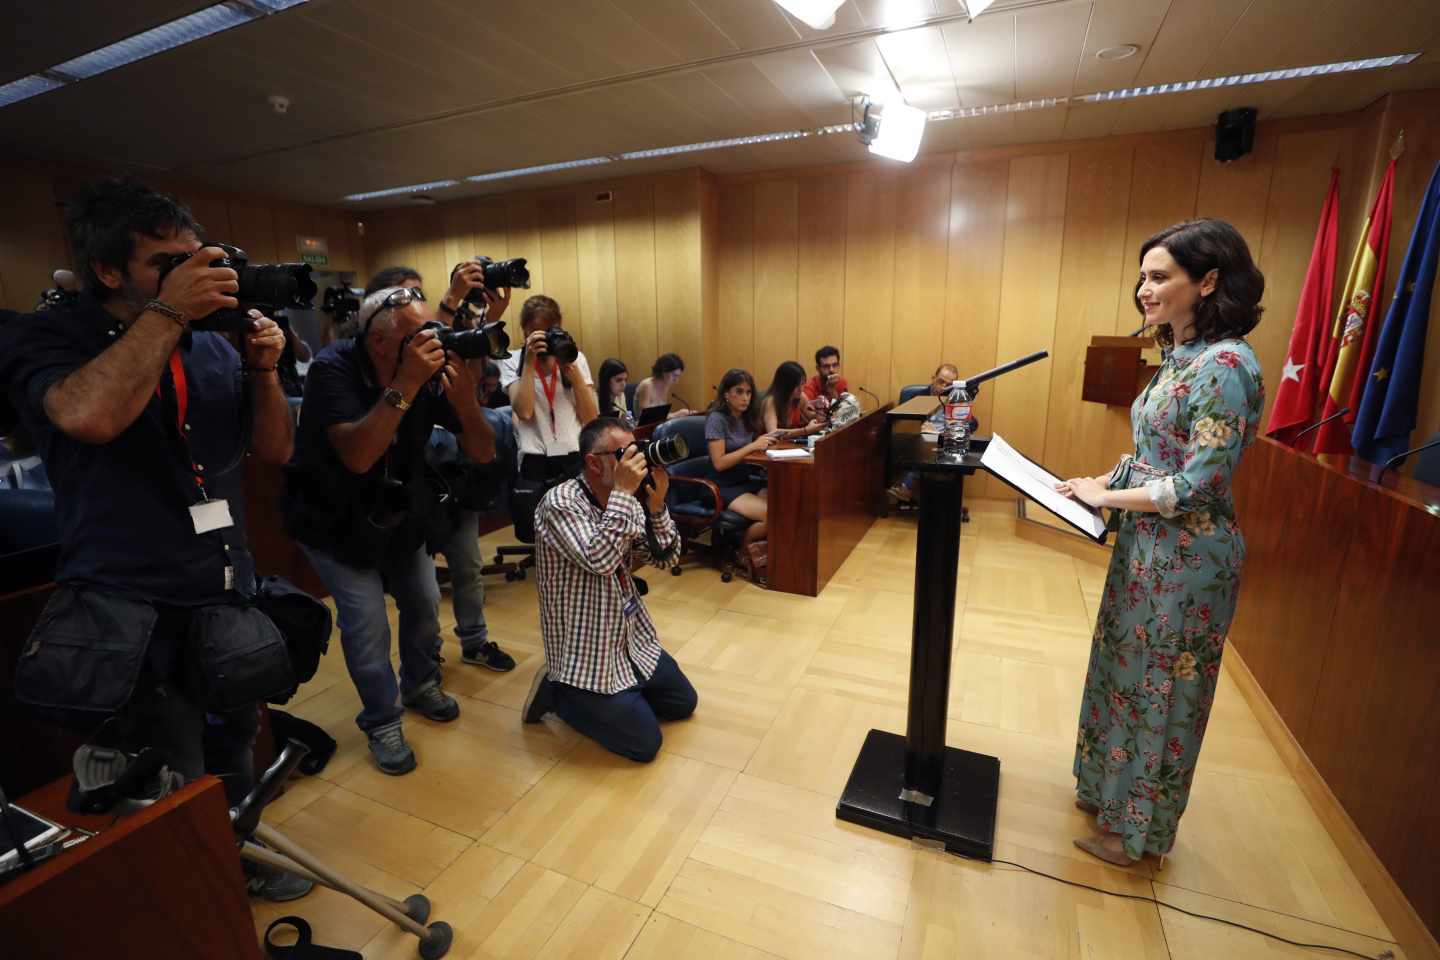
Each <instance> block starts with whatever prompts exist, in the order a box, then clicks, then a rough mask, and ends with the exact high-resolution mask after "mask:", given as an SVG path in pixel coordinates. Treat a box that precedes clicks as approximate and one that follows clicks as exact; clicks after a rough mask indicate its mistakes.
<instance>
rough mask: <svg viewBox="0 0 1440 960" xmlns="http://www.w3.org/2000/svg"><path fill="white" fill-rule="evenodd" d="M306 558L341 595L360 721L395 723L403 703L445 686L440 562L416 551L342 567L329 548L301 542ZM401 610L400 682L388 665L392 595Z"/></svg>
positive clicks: (364, 725)
mask: <svg viewBox="0 0 1440 960" xmlns="http://www.w3.org/2000/svg"><path fill="white" fill-rule="evenodd" d="M301 549H303V550H304V551H305V556H307V557H309V558H310V564H311V565H312V566H313V567H314V568H315V572H316V573H317V574H319V576H320V579H321V580H322V581H323V582H324V584H325V587H326V589H328V590H329V591H330V594H331V596H333V597H334V598H335V609H336V610H337V611H338V612H339V617H338V618H337V626H339V628H340V646H341V649H343V650H344V651H345V667H346V669H348V670H349V671H350V679H351V680H352V681H354V683H355V690H356V692H358V693H359V694H360V704H361V710H360V714H359V715H358V716H357V717H356V718H355V723H356V724H358V725H359V727H360V729H361V730H364V731H365V732H366V733H369V732H370V731H372V730H375V729H377V728H379V727H383V726H387V725H389V724H392V723H396V722H398V721H399V720H400V715H401V713H402V712H403V710H402V708H401V706H400V703H399V698H400V696H401V695H403V696H406V697H409V696H412V695H414V694H416V693H418V692H420V691H421V690H424V689H425V688H426V687H428V686H430V685H431V684H437V683H439V682H440V584H439V583H437V582H436V580H435V561H434V560H433V559H432V558H431V557H430V556H429V555H428V554H427V553H426V552H425V550H424V548H423V547H421V548H417V549H416V550H415V552H414V553H410V554H406V555H404V556H400V557H393V558H390V557H387V558H386V560H385V562H383V563H382V565H381V567H380V568H379V569H376V570H362V569H360V568H358V567H352V566H349V565H348V564H344V563H341V562H340V561H339V560H337V559H335V557H334V556H332V555H331V554H329V553H326V552H325V551H324V550H319V549H316V548H314V547H308V546H305V545H304V544H301ZM387 591H388V592H389V594H390V595H391V596H392V597H394V598H395V606H396V607H397V608H399V611H400V680H399V684H398V685H397V684H396V680H395V670H394V668H393V667H391V666H390V620H389V618H388V617H387V616H386V614H385V594H386V592H387Z"/></svg>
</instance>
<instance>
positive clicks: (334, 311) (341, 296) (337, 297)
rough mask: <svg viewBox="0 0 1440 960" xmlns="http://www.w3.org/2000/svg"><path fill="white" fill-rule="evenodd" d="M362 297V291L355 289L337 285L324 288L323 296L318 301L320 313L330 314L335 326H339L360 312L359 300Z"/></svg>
mask: <svg viewBox="0 0 1440 960" xmlns="http://www.w3.org/2000/svg"><path fill="white" fill-rule="evenodd" d="M362 296H364V293H363V291H361V290H358V289H356V288H355V287H347V286H344V285H343V284H338V285H336V286H333V287H326V288H325V296H324V298H323V299H322V300H321V301H320V312H321V313H328V314H330V315H331V316H332V317H333V318H334V320H335V325H336V326H339V325H340V324H342V323H344V322H345V321H346V320H349V319H350V318H351V317H353V316H355V314H357V313H359V312H360V299H361V297H362Z"/></svg>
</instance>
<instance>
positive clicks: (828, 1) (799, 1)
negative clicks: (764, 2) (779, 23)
mask: <svg viewBox="0 0 1440 960" xmlns="http://www.w3.org/2000/svg"><path fill="white" fill-rule="evenodd" d="M775 2H776V3H778V4H779V5H780V7H781V8H782V9H783V10H784V11H785V12H786V13H788V14H790V15H791V16H792V17H794V18H795V19H797V20H799V21H801V22H802V23H804V24H805V25H806V26H807V27H809V28H810V29H811V30H829V29H830V28H831V27H833V26H835V11H836V10H839V9H840V7H841V6H842V5H843V4H844V3H845V0H775Z"/></svg>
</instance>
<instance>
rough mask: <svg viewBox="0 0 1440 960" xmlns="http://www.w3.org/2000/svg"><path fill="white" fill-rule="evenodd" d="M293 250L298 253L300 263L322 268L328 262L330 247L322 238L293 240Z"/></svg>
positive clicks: (298, 237)
mask: <svg viewBox="0 0 1440 960" xmlns="http://www.w3.org/2000/svg"><path fill="white" fill-rule="evenodd" d="M295 248H296V249H297V250H299V251H300V262H301V263H308V264H310V265H311V266H313V267H323V266H325V265H326V264H328V263H329V262H330V245H329V244H328V243H326V242H325V238H324V237H304V236H297V237H296V238H295Z"/></svg>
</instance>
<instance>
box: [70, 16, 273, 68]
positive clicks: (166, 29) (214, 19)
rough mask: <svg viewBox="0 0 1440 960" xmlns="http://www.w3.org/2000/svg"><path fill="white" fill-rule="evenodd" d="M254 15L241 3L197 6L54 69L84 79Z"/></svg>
mask: <svg viewBox="0 0 1440 960" xmlns="http://www.w3.org/2000/svg"><path fill="white" fill-rule="evenodd" d="M253 19H254V14H252V13H251V12H250V11H248V10H246V9H245V8H243V7H232V6H229V5H227V4H223V3H222V4H216V5H215V6H213V7H206V8H205V9H204V10H198V11H196V12H195V13H192V14H190V15H189V16H188V17H181V18H179V19H178V20H171V21H170V22H169V23H164V24H161V25H160V26H158V27H155V28H153V29H151V30H146V31H145V32H144V33H137V34H135V36H133V37H126V38H125V39H124V40H121V41H119V42H118V43H112V44H110V45H109V46H104V47H101V48H100V49H99V50H92V51H90V52H89V53H82V54H81V55H80V56H78V57H75V58H74V59H72V60H66V61H65V62H64V63H60V64H56V65H55V67H54V68H53V70H54V71H55V72H56V73H60V74H64V75H65V76H67V77H73V78H75V79H77V80H84V79H86V78H87V77H93V76H96V75H98V74H101V73H104V72H105V71H107V70H114V69H115V68H116V67H123V66H125V65H126V64H127V63H134V62H135V61H136V60H143V59H145V58H146V57H153V56H154V55H155V54H157V53H164V52H165V51H166V50H173V49H175V48H176V47H180V46H184V45H185V44H187V43H192V42H194V41H196V40H200V39H202V38H204V37H208V36H211V35H212V34H216V33H219V32H220V31H222V30H229V29H230V28H231V27H236V26H239V25H240V24H242V23H248V22H249V21H251V20H253Z"/></svg>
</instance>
